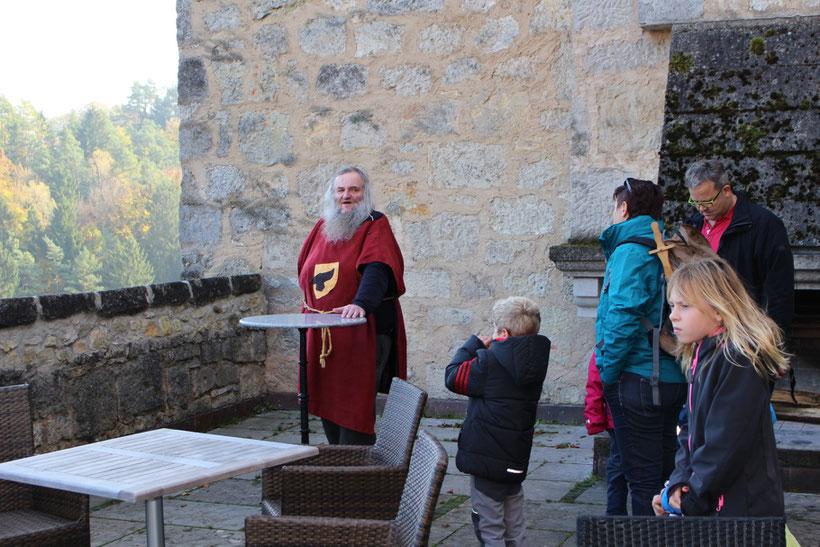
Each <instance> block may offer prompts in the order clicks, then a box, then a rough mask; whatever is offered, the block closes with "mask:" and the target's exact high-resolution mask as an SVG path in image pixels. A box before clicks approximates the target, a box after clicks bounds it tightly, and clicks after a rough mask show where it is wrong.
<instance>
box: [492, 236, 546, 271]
mask: <svg viewBox="0 0 820 547" xmlns="http://www.w3.org/2000/svg"><path fill="white" fill-rule="evenodd" d="M533 250H534V249H533V246H532V243H530V242H526V241H493V242H491V243H490V244H488V245H487V250H486V252H485V253H484V264H487V265H488V266H489V265H492V264H510V263H511V262H512V261H513V260H515V259H516V257H518V256H520V255H522V254H526V255H529V256H533Z"/></svg>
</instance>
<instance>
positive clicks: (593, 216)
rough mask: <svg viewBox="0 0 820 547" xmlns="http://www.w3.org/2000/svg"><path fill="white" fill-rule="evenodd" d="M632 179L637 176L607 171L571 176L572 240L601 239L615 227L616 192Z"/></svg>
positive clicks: (599, 170)
mask: <svg viewBox="0 0 820 547" xmlns="http://www.w3.org/2000/svg"><path fill="white" fill-rule="evenodd" d="M631 176H635V173H626V172H624V171H621V170H613V169H604V168H601V169H596V170H590V171H574V172H572V173H571V174H570V188H571V191H570V202H571V203H572V205H573V206H572V208H571V209H570V210H571V213H570V214H571V218H570V239H571V240H575V241H578V240H589V239H594V240H597V239H598V236H600V235H601V232H603V231H604V229H605V228H606V227H607V226H609V225H610V224H612V209H613V203H612V192H613V191H614V190H615V187H617V186H618V185H620V184H623V183H624V180H625V179H626V177H631Z"/></svg>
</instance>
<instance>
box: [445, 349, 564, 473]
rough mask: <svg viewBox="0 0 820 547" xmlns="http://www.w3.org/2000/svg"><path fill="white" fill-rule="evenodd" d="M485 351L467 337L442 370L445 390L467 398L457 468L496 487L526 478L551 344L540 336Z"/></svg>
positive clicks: (459, 441)
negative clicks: (444, 369) (499, 483)
mask: <svg viewBox="0 0 820 547" xmlns="http://www.w3.org/2000/svg"><path fill="white" fill-rule="evenodd" d="M491 348H492V349H489V350H488V349H486V348H485V347H484V344H483V343H482V342H481V340H479V339H478V337H476V336H472V337H470V339H469V340H467V341H466V342H465V343H464V345H463V346H462V347H461V348H460V349H459V350H458V351H457V352H456V355H455V357H454V358H453V361H452V362H451V363H450V364H449V365H447V369H446V371H445V384H446V385H447V389H449V390H450V391H453V392H455V393H460V394H462V395H468V396H469V397H470V401H469V402H468V404H467V416H466V418H465V419H464V425H463V426H462V428H461V433H460V435H459V439H458V454H457V455H456V466H457V467H458V469H459V470H460V471H462V472H463V473H469V474H470V475H475V476H477V477H481V478H484V479H489V480H493V481H497V482H506V483H520V482H522V481H523V480H524V478H525V477H526V476H527V466H528V464H529V460H530V450H531V449H532V437H533V428H534V426H535V414H536V410H537V408H538V400H539V399H540V397H541V387H542V385H543V383H544V378H545V376H546V375H547V365H548V364H549V354H550V341H549V339H548V338H547V337H546V336H541V335H540V334H534V335H526V336H514V337H511V338H507V339H503V340H496V341H494V342H493V343H492V344H491Z"/></svg>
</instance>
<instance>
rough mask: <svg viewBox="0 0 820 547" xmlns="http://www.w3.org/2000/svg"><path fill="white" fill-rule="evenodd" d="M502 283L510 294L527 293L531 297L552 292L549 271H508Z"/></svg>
mask: <svg viewBox="0 0 820 547" xmlns="http://www.w3.org/2000/svg"><path fill="white" fill-rule="evenodd" d="M501 284H502V285H503V286H504V288H505V289H506V290H507V291H508V292H509V293H510V294H521V295H527V296H529V297H531V298H535V297H538V296H546V295H548V294H549V293H550V277H549V274H548V273H529V272H526V271H521V272H516V271H513V272H508V273H507V275H505V276H504V277H503V278H502V280H501Z"/></svg>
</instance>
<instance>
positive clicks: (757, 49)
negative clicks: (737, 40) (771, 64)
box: [749, 36, 766, 55]
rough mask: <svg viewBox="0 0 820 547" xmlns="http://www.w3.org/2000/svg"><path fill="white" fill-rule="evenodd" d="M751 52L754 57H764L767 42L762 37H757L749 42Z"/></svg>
mask: <svg viewBox="0 0 820 547" xmlns="http://www.w3.org/2000/svg"><path fill="white" fill-rule="evenodd" d="M749 51H751V52H752V54H754V55H763V54H764V53H765V52H766V40H764V39H763V38H761V37H760V36H755V37H754V38H752V40H751V42H749Z"/></svg>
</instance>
